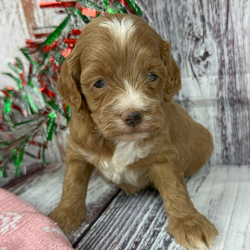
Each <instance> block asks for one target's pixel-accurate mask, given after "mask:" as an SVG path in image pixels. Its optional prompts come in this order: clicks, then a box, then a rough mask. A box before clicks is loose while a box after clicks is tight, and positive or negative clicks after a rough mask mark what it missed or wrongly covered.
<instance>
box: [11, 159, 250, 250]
mask: <svg viewBox="0 0 250 250" xmlns="http://www.w3.org/2000/svg"><path fill="white" fill-rule="evenodd" d="M63 175H64V165H63V164H61V165H60V164H58V165H55V166H52V167H50V168H47V169H44V170H43V171H40V172H39V173H37V174H35V175H33V176H31V177H30V178H28V179H26V180H25V181H24V182H23V183H19V184H17V185H14V186H12V187H10V186H9V187H8V190H10V191H11V192H13V193H15V194H17V195H18V196H19V197H20V198H22V199H24V200H25V201H27V202H29V203H31V204H32V205H34V206H36V207H37V208H39V209H40V210H41V211H42V212H44V213H45V214H49V213H50V212H51V211H52V210H53V209H54V207H55V206H56V205H57V203H58V202H59V199H60V195H61V189H62V181H63ZM187 186H188V191H189V194H190V197H191V199H192V201H193V202H194V204H195V207H196V208H197V209H198V211H199V212H201V213H202V214H204V215H205V216H206V217H207V218H208V219H209V220H211V221H212V222H213V223H214V224H215V225H216V227H217V229H218V230H219V232H220V235H219V236H218V237H217V238H216V240H215V242H214V246H213V248H212V249H214V250H215V249H216V250H222V249H226V250H231V249H232V250H238V249H239V250H241V249H250V196H249V190H250V166H240V167H236V166H216V167H206V168H203V169H202V170H201V171H200V172H198V173H197V174H196V175H194V176H193V177H192V178H190V179H189V180H188V181H187ZM87 209H88V218H87V221H86V222H83V223H82V225H81V227H80V228H79V229H78V230H77V231H76V232H74V233H72V234H71V235H68V238H69V239H70V241H71V242H72V244H73V246H74V247H75V248H76V249H78V250H82V249H88V250H92V249H93V250H94V249H95V250H107V249H115V250H128V249H138V250H139V249H143V250H146V249H153V250H155V249H169V250H176V249H185V248H183V247H181V246H179V245H177V244H176V243H175V241H174V239H173V238H172V237H170V236H169V235H168V234H167V232H166V227H167V223H168V222H167V218H166V215H165V212H164V207H163V203H162V200H161V197H160V195H159V194H158V192H157V191H155V190H153V189H147V190H145V191H143V192H141V193H139V194H138V195H137V196H133V195H131V196H126V195H125V193H124V192H123V191H119V190H118V189H117V188H116V187H115V186H112V185H110V184H107V183H105V182H104V181H103V180H102V178H101V177H100V175H99V174H98V172H95V173H94V174H93V176H92V179H91V182H90V185H89V189H88V197H87ZM104 210H105V211H104Z"/></svg>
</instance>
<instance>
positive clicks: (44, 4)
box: [39, 1, 77, 8]
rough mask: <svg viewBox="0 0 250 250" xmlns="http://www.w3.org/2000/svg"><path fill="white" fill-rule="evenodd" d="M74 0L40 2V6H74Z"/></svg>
mask: <svg viewBox="0 0 250 250" xmlns="http://www.w3.org/2000/svg"><path fill="white" fill-rule="evenodd" d="M76 3H77V2H76V1H67V2H40V3H39V6H40V8H71V7H75V6H76Z"/></svg>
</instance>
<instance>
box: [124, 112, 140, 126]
mask: <svg viewBox="0 0 250 250" xmlns="http://www.w3.org/2000/svg"><path fill="white" fill-rule="evenodd" d="M142 116H143V114H142V113H141V112H139V111H134V112H132V113H129V114H128V113H127V112H125V113H123V114H122V119H123V120H124V122H125V123H126V124H127V125H128V126H130V127H135V126H137V125H138V124H140V123H141V122H142Z"/></svg>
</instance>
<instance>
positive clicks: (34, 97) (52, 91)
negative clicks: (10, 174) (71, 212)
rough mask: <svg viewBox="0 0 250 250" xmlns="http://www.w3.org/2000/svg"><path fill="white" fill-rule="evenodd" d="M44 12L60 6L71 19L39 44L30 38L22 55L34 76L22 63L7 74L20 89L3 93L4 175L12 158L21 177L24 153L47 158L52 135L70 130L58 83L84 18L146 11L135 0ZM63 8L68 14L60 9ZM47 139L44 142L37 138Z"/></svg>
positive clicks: (81, 1)
mask: <svg viewBox="0 0 250 250" xmlns="http://www.w3.org/2000/svg"><path fill="white" fill-rule="evenodd" d="M40 8H60V13H62V12H63V13H66V14H67V16H66V18H65V19H64V20H63V22H62V23H61V24H60V25H59V26H58V27H57V28H56V29H55V30H54V31H53V32H52V33H51V34H48V33H42V34H36V35H35V38H37V39H41V38H42V37H46V39H45V40H44V41H43V42H40V40H37V41H31V40H26V47H25V48H22V49H21V52H22V54H23V55H24V56H25V57H26V58H27V59H28V61H29V72H25V70H24V66H23V63H22V61H21V60H20V59H19V58H16V59H15V63H14V64H12V63H9V64H8V66H9V68H10V69H11V70H12V72H13V73H3V74H5V75H7V76H9V77H10V78H12V79H13V80H14V81H15V82H16V88H15V89H14V88H12V87H6V88H4V89H2V90H1V91H2V93H3V94H4V97H0V176H2V177H7V171H6V166H7V162H8V160H9V159H10V158H11V157H12V159H13V163H14V165H15V173H16V176H20V174H21V172H20V164H21V162H22V159H23V154H24V153H27V154H29V155H30V156H32V157H35V158H38V159H42V160H43V162H44V163H45V149H46V148H47V145H48V141H51V140H52V138H53V134H56V133H57V131H58V130H59V129H65V128H66V126H65V125H62V124H60V123H58V122H57V118H58V117H59V116H62V117H65V119H66V121H67V123H68V122H69V120H70V116H71V108H70V107H69V106H68V105H67V104H66V103H65V102H64V100H62V99H61V97H60V96H59V94H58V91H57V80H58V77H59V74H60V70H61V65H62V63H63V61H64V59H65V58H66V57H67V56H68V55H69V53H70V52H71V51H72V49H73V48H74V46H75V43H76V41H77V38H78V37H79V35H80V34H81V30H79V29H76V28H73V27H74V24H75V23H76V22H78V21H79V20H80V22H83V23H85V24H87V23H89V22H90V21H91V19H92V18H96V17H98V16H100V15H106V14H112V13H132V14H136V15H139V16H141V15H142V11H141V9H140V8H139V7H138V5H137V4H136V3H135V2H134V1H133V0H119V1H107V0H102V1H99V2H97V1H95V2H93V1H89V0H77V1H65V2H59V1H56V2H40ZM62 8H63V10H61V9H62ZM38 134H40V135H43V136H42V142H40V141H38V140H36V137H37V135H38ZM28 145H34V146H36V147H38V154H37V155H31V154H30V153H28V152H26V151H25V149H26V148H27V146H28Z"/></svg>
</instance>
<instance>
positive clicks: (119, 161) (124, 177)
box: [100, 142, 152, 186]
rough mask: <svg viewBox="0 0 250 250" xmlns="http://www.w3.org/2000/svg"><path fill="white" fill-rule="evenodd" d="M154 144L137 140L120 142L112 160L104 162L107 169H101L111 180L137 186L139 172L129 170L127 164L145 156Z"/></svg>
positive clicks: (103, 164)
mask: <svg viewBox="0 0 250 250" xmlns="http://www.w3.org/2000/svg"><path fill="white" fill-rule="evenodd" d="M151 148H152V146H151V145H143V144H141V143H139V142H138V143H137V142H118V143H117V145H116V148H115V152H114V155H113V157H112V159H111V161H109V162H107V161H105V162H102V163H101V165H102V166H106V167H105V169H100V170H101V172H102V174H103V175H104V176H105V177H106V178H107V179H109V180H112V181H113V182H115V183H117V184H119V183H120V182H121V181H122V182H125V183H128V184H131V185H133V186H136V184H137V179H138V173H137V172H135V171H133V170H131V169H130V170H128V169H127V166H128V165H130V164H133V163H134V162H136V161H137V160H139V159H142V158H145V157H146V156H147V155H148V154H149V152H150V150H151Z"/></svg>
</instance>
